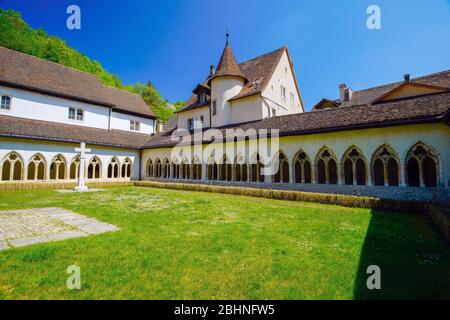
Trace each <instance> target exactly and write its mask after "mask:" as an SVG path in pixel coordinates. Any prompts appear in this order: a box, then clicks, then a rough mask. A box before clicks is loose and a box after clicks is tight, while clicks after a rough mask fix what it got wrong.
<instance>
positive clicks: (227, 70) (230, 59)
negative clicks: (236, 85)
mask: <svg viewBox="0 0 450 320" xmlns="http://www.w3.org/2000/svg"><path fill="white" fill-rule="evenodd" d="M229 36H230V35H229V34H228V33H227V43H226V45H225V49H223V53H222V56H221V57H220V61H219V65H218V66H217V69H216V72H214V74H213V75H212V76H211V78H210V79H209V80H208V83H209V84H210V83H211V81H212V80H213V79H214V78H217V77H222V76H235V77H239V78H242V79H243V80H244V82H247V78H246V77H245V76H244V74H243V73H242V71H241V68H239V65H238V63H237V61H236V58H235V57H234V54H233V51H232V50H231V47H230V42H229V39H228V38H229Z"/></svg>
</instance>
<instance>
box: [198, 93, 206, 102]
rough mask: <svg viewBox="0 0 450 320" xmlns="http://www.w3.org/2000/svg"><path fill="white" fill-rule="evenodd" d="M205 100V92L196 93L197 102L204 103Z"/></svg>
mask: <svg viewBox="0 0 450 320" xmlns="http://www.w3.org/2000/svg"><path fill="white" fill-rule="evenodd" d="M205 102H206V94H205V93H201V94H199V95H198V103H205Z"/></svg>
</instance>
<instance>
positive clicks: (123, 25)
mask: <svg viewBox="0 0 450 320" xmlns="http://www.w3.org/2000/svg"><path fill="white" fill-rule="evenodd" d="M70 4H77V5H79V6H80V8H81V13H82V20H81V25H82V29H81V30H74V31H70V30H68V29H67V28H66V18H67V14H66V8H67V6H68V5H70ZM371 4H376V5H378V6H379V7H380V8H381V24H382V29H381V30H369V29H367V27H366V19H367V17H368V15H367V13H366V9H367V7H368V6H369V5H371ZM0 7H1V8H4V9H15V10H17V11H19V12H20V13H21V14H22V17H23V18H24V20H25V21H26V22H28V23H29V24H30V25H31V26H32V27H35V28H36V27H43V28H44V29H45V30H46V31H47V32H48V33H50V34H52V35H56V36H59V37H61V38H63V39H65V40H66V41H67V42H68V44H69V45H70V46H72V47H74V48H76V49H77V50H79V51H81V52H83V53H85V54H86V55H87V56H89V57H90V58H92V59H95V60H98V61H100V62H101V63H102V65H103V66H104V67H105V68H106V69H107V70H108V71H110V72H112V73H114V74H117V75H119V76H120V77H121V79H122V80H123V81H124V83H134V82H138V81H139V82H145V81H147V80H151V81H152V82H153V83H154V84H155V86H156V87H157V88H158V89H159V90H160V92H161V93H162V95H163V96H164V97H165V98H166V99H168V100H170V101H177V100H186V99H187V98H188V97H189V95H190V93H191V90H192V89H193V88H194V87H195V85H196V84H197V83H198V82H200V81H201V80H202V79H204V77H205V76H206V75H207V74H208V72H209V65H210V64H212V63H213V64H216V63H217V61H218V59H219V56H220V54H221V51H222V49H223V46H224V42H225V36H224V34H225V31H226V29H227V28H228V30H229V32H230V33H231V45H232V48H233V51H234V53H235V55H236V57H237V59H238V61H244V60H247V59H250V58H253V57H255V56H257V55H260V54H263V53H265V52H268V51H271V50H274V49H276V48H279V47H281V46H283V45H287V46H288V47H289V50H290V53H291V56H292V61H293V63H294V68H295V72H296V75H297V80H298V84H299V88H300V91H301V94H302V96H303V100H304V102H305V106H306V109H310V108H311V106H313V105H314V104H315V103H316V102H318V101H319V100H320V99H321V98H322V97H327V98H337V95H338V84H339V83H346V84H347V85H349V86H351V87H352V88H353V89H355V90H358V89H363V88H366V87H369V86H374V85H378V84H382V83H387V82H393V81H398V80H401V79H402V76H403V74H404V73H410V74H411V76H412V77H415V76H419V75H423V74H427V73H432V72H437V71H441V70H445V69H450V41H449V35H450V1H449V0H432V1H414V0H409V1H403V0H396V1H392V0H390V1H389V0H388V1H381V0H371V1H365V0H340V1H331V0H329V1H321V0H316V1H300V0H291V1H289V0H277V1H273V0H272V1H270V0H267V1H265V0H258V1H253V0H245V1H244V0H238V1H236V0H227V1H215V0H178V1H175V0H174V1H169V0H168V1H150V0H128V1H111V0H110V1H106V0H95V1H92V0H70V1H66V0H33V1H29V0H0Z"/></svg>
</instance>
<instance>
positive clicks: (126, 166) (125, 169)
mask: <svg viewBox="0 0 450 320" xmlns="http://www.w3.org/2000/svg"><path fill="white" fill-rule="evenodd" d="M132 169H133V162H132V161H131V159H130V158H129V157H126V158H125V160H124V161H123V164H122V170H120V172H121V177H122V178H131V172H132V171H133V170H132Z"/></svg>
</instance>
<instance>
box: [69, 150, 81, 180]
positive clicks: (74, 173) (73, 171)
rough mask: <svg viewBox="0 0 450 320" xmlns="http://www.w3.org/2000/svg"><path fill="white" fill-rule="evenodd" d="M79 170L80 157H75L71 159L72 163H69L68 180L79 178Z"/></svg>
mask: <svg viewBox="0 0 450 320" xmlns="http://www.w3.org/2000/svg"><path fill="white" fill-rule="evenodd" d="M79 170H80V156H79V155H76V156H75V157H73V158H72V161H71V162H70V168H69V179H71V180H75V179H78V177H79Z"/></svg>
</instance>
